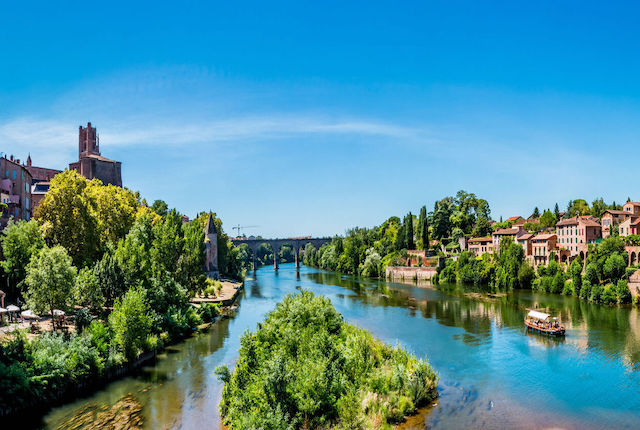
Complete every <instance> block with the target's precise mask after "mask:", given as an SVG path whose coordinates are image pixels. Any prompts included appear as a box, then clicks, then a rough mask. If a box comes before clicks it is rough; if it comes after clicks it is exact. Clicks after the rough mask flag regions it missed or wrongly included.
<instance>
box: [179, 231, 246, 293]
mask: <svg viewBox="0 0 640 430" xmlns="http://www.w3.org/2000/svg"><path fill="white" fill-rule="evenodd" d="M182 227H183V234H184V246H183V249H182V254H181V255H180V258H179V259H178V279H179V280H180V283H181V284H182V285H184V287H185V288H186V289H187V291H189V292H190V293H191V294H194V293H196V292H197V291H198V290H199V289H200V288H201V287H202V285H204V282H205V278H206V277H205V274H204V269H203V268H204V263H205V255H204V253H205V247H204V229H202V228H200V226H199V225H198V223H196V222H190V223H186V224H183V226H182ZM233 248H234V249H233V250H232V251H231V252H236V253H237V252H239V250H237V249H235V247H233ZM237 260H239V259H238V258H229V259H228V261H234V262H235V261H237ZM239 270H242V269H241V268H238V269H234V270H228V271H227V272H236V271H239Z"/></svg>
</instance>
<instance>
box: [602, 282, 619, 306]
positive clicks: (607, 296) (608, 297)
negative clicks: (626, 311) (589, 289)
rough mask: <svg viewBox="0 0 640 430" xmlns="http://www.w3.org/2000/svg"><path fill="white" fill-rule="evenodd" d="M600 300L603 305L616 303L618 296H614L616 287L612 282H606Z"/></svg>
mask: <svg viewBox="0 0 640 430" xmlns="http://www.w3.org/2000/svg"><path fill="white" fill-rule="evenodd" d="M600 300H601V302H602V303H603V304H605V305H615V304H616V303H618V297H617V296H616V287H615V286H614V285H612V284H607V285H606V286H605V287H604V290H603V291H602V295H601V296H600Z"/></svg>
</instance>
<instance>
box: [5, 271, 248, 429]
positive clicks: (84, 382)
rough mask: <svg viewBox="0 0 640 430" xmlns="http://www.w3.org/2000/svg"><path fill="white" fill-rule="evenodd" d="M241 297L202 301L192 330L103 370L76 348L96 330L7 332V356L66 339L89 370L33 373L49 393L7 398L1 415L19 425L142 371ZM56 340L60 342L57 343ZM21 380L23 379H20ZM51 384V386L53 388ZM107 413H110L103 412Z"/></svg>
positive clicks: (8, 377)
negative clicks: (65, 376) (63, 377)
mask: <svg viewBox="0 0 640 430" xmlns="http://www.w3.org/2000/svg"><path fill="white" fill-rule="evenodd" d="M225 284H226V285H227V288H228V289H229V290H231V289H233V290H234V291H236V292H239V291H241V290H242V287H243V283H241V282H236V281H230V280H227V281H226V282H225ZM237 297H238V294H237V293H235V294H231V295H230V297H227V296H221V297H219V302H218V303H216V304H217V305H218V306H213V307H212V304H211V303H208V304H204V305H202V304H201V305H200V308H198V311H199V312H200V315H201V317H200V319H198V320H193V321H194V323H193V324H192V325H191V326H190V327H189V329H188V330H183V331H178V332H176V334H174V335H172V336H171V337H168V336H165V337H164V338H165V340H164V341H163V342H162V343H159V344H156V345H157V346H156V347H155V348H153V349H151V350H148V351H145V352H143V353H141V354H139V355H138V356H137V357H136V358H135V360H133V361H131V360H129V361H126V362H124V363H120V364H116V365H110V364H109V363H106V364H104V366H103V367H102V370H99V371H97V370H95V368H94V366H95V363H92V362H86V363H85V362H83V360H84V361H86V359H85V358H81V357H82V354H87V352H83V351H82V350H80V351H74V350H73V348H76V349H77V348H80V349H82V348H86V347H89V346H90V345H92V344H95V342H96V340H95V339H94V338H93V337H92V336H93V333H84V334H82V335H75V334H74V333H73V332H70V333H66V334H65V333H59V334H56V333H53V332H43V333H40V334H37V335H36V334H33V333H29V334H28V338H27V332H26V331H25V330H19V331H16V332H14V333H9V334H5V339H4V342H3V344H2V348H0V353H1V354H2V355H3V356H6V355H7V354H12V351H20V350H30V349H32V348H33V346H32V345H39V344H40V343H41V342H49V343H51V342H52V341H53V342H54V345H56V346H55V347H56V348H60V347H61V346H63V345H64V342H68V343H70V345H69V346H71V344H73V345H77V346H75V347H72V349H71V350H69V352H70V353H72V354H79V358H78V359H77V361H78V363H79V364H81V365H82V366H85V367H87V369H88V373H74V372H72V373H71V374H70V375H69V377H71V378H73V383H72V384H59V383H57V382H55V380H54V381H52V382H49V383H47V378H48V376H47V375H43V376H38V375H33V376H31V380H32V381H41V380H42V383H44V384H46V385H45V386H44V387H43V389H44V390H46V391H45V395H42V396H31V397H29V398H26V399H25V400H24V401H22V402H20V403H19V404H17V405H13V406H12V405H8V404H7V403H6V402H4V401H3V404H2V405H0V417H1V418H2V419H3V420H4V421H5V422H14V423H15V424H19V422H20V420H21V415H22V414H23V413H24V412H26V411H29V413H36V414H42V413H43V412H46V410H48V409H49V408H51V407H54V406H59V405H61V404H64V403H66V402H70V401H73V400H74V399H75V398H79V397H84V396H86V395H88V394H90V393H92V392H95V391H98V390H100V389H101V388H103V387H104V386H106V385H107V384H109V383H112V382H113V381H116V380H118V379H120V378H123V377H126V376H128V375H131V374H134V373H136V372H138V371H139V370H140V369H141V368H142V367H143V366H145V365H147V364H148V363H149V362H152V361H154V360H155V358H156V356H157V355H158V354H160V353H162V351H164V350H165V349H166V348H170V347H172V346H174V345H177V344H179V343H180V342H183V341H184V340H185V339H187V338H189V337H190V336H191V335H193V334H194V333H196V332H204V331H207V330H209V329H210V328H211V326H212V325H213V324H215V323H216V322H218V321H221V320H225V319H227V318H229V317H230V316H232V315H233V314H234V312H235V311H236V310H237V305H236V304H235V300H236V299H237ZM223 301H224V303H225V305H224V306H222V305H221V303H222V302H223ZM202 319H208V320H209V321H207V322H204V323H203V324H201V323H200V322H202ZM196 321H197V323H196ZM99 326H100V327H103V326H102V324H100V325H99ZM52 336H53V337H52ZM65 336H67V337H69V336H70V338H69V339H68V340H67V341H63V340H62V339H63V338H64V337H65ZM82 339H87V342H84V341H83V340H82ZM56 342H58V343H57V344H56ZM60 342H63V343H60ZM83 342H84V343H83ZM83 345H84V346H83ZM69 346H64V347H69ZM54 354H55V352H54ZM64 357H65V355H63V358H61V359H63V360H66V358H64ZM35 360H37V357H36V358H35ZM12 366H18V367H17V368H15V369H19V368H20V367H21V366H22V367H24V366H26V365H23V364H22V362H21V361H20V360H18V359H17V360H15V362H14V363H13V364H12ZM11 369H12V368H9V369H5V367H4V365H3V368H2V369H0V370H2V374H3V375H4V378H3V379H4V380H2V381H0V384H1V386H2V387H5V386H7V385H10V384H12V383H14V384H15V383H16V380H15V376H13V373H15V371H12V370H11ZM92 369H93V370H92ZM12 372H13V373H12ZM27 375H28V374H25V376H27ZM17 382H19V380H18V381H17ZM25 382H26V381H25ZM32 383H33V382H32ZM16 385H18V386H17V387H13V391H12V392H16V393H18V394H19V395H20V396H22V394H20V390H21V389H22V390H24V389H25V388H21V387H20V385H19V384H16ZM48 385H50V387H49V386H48ZM16 390H17V391H16ZM7 392H8V391H7V390H4V391H3V393H2V394H3V397H4V396H5V395H6V394H7ZM103 413H106V412H105V411H103Z"/></svg>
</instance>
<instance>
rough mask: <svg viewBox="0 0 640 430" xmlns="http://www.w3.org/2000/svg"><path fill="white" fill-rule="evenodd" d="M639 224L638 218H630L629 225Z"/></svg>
mask: <svg viewBox="0 0 640 430" xmlns="http://www.w3.org/2000/svg"><path fill="white" fill-rule="evenodd" d="M638 224H640V218H636V219H632V220H631V225H638Z"/></svg>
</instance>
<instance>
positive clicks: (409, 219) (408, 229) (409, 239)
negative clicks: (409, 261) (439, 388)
mask: <svg viewBox="0 0 640 430" xmlns="http://www.w3.org/2000/svg"><path fill="white" fill-rule="evenodd" d="M405 224H406V226H405V231H406V233H407V249H415V248H416V247H415V245H414V242H413V215H412V214H411V212H409V215H407V217H406V218H405Z"/></svg>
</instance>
